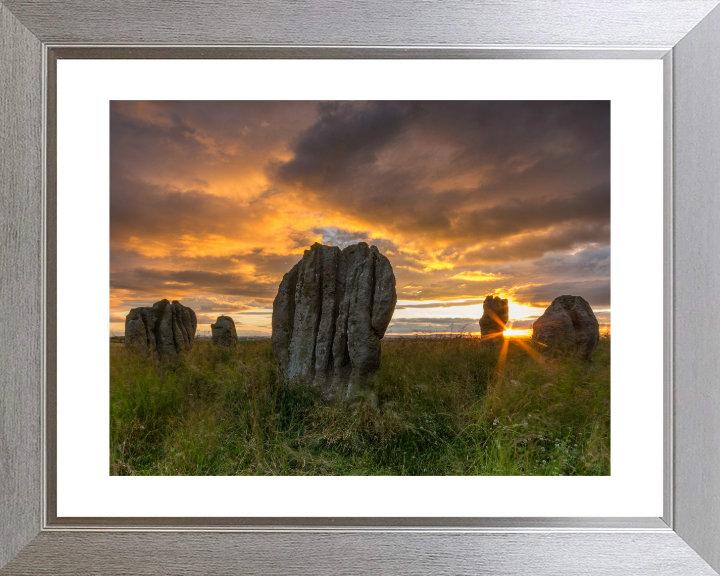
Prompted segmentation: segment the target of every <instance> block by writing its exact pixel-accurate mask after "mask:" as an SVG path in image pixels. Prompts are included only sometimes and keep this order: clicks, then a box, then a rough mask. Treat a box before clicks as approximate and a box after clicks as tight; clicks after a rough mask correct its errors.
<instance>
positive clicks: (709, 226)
mask: <svg viewBox="0 0 720 576" xmlns="http://www.w3.org/2000/svg"><path fill="white" fill-rule="evenodd" d="M719 4H720V0H655V1H649V0H615V1H613V2H604V3H598V2H596V1H594V0H571V1H567V2H555V1H553V0H537V1H535V2H524V1H523V0H475V1H472V0H457V1H453V2H446V3H439V2H423V3H418V2H416V1H414V0H396V1H395V2H383V1H382V0H371V1H364V2H351V1H347V0H343V1H336V2H331V1H330V0H310V1H308V2H283V1H281V0H268V1H260V0H212V1H208V2H202V3H189V2H167V1H163V0H95V1H93V0H45V1H43V2H37V1H36V0H0V198H1V199H2V215H1V217H0V251H1V254H2V256H1V257H0V310H2V311H3V319H2V321H1V322H0V342H1V343H2V345H1V346H0V366H1V367H2V369H1V370H0V567H1V569H0V574H3V575H6V574H7V575H9V574H76V575H83V574H118V573H122V574H229V573H263V574H290V573H292V574H346V573H348V574H349V573H386V574H411V573H412V574H424V573H427V574H430V573H433V574H458V573H473V574H517V575H520V574H535V575H543V574H547V575H551V574H552V575H558V574H603V575H611V576H612V575H620V574H633V575H638V576H639V575H671V574H672V575H682V576H688V575H695V574H697V575H703V576H704V575H708V576H709V575H712V574H717V572H716V571H718V570H720V451H718V442H719V441H720V408H719V407H720V386H718V385H717V379H718V377H720V364H719V363H718V360H717V358H718V357H719V356H720V335H718V334H719V333H718V331H717V326H718V325H719V322H718V320H720V307H718V306H717V305H715V302H714V296H715V295H716V294H718V293H720V261H718V259H717V257H716V252H717V250H716V247H717V246H719V245H720V226H718V225H716V223H715V215H716V214H720V98H719V97H718V94H720V8H719V7H718V5H719ZM61 58H605V59H615V58H649V59H662V61H663V64H664V78H665V82H664V85H665V94H664V97H665V160H664V164H665V175H664V177H665V212H664V218H665V221H664V231H665V235H664V266H665V286H664V291H665V292H664V294H665V306H664V310H663V315H664V326H665V334H664V342H665V349H664V358H665V362H664V375H665V381H664V386H665V388H664V390H665V438H664V445H665V466H664V470H665V472H664V479H663V480H664V494H665V499H664V513H663V516H662V517H660V518H473V519H457V518H422V519H418V518H314V519H297V518H265V519H257V518H192V519H189V518H177V519H168V518H125V519H119V518H59V517H58V516H57V514H56V503H55V493H54V486H55V481H54V479H55V459H54V453H55V400H54V370H55V357H54V351H55V343H56V337H57V334H56V323H55V322H56V321H55V318H56V315H55V292H54V290H55V271H56V269H55V260H54V254H55V195H54V190H55V65H56V63H57V60H58V59H61ZM639 216H641V215H639ZM638 297H640V298H641V294H640V295H639V296H638ZM658 313H659V311H658Z"/></svg>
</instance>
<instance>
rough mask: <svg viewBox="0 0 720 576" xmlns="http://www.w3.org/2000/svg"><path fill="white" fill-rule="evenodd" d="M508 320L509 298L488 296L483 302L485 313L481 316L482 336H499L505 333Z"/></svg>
mask: <svg viewBox="0 0 720 576" xmlns="http://www.w3.org/2000/svg"><path fill="white" fill-rule="evenodd" d="M507 321H508V301H507V298H500V297H499V296H487V297H486V298H485V301H484V302H483V315H482V318H480V334H481V337H482V338H497V337H500V336H502V335H503V331H504V330H505V324H507Z"/></svg>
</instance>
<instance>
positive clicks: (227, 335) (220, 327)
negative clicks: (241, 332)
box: [210, 316, 237, 348]
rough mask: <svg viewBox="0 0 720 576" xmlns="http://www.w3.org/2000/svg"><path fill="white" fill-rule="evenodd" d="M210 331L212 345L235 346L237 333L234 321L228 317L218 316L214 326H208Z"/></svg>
mask: <svg viewBox="0 0 720 576" xmlns="http://www.w3.org/2000/svg"><path fill="white" fill-rule="evenodd" d="M210 329H211V330H212V343H213V344H215V345H216V346H225V347H231V348H232V347H235V346H237V332H236V331H235V321H234V320H233V319H232V318H230V316H218V319H217V320H216V321H215V324H211V325H210Z"/></svg>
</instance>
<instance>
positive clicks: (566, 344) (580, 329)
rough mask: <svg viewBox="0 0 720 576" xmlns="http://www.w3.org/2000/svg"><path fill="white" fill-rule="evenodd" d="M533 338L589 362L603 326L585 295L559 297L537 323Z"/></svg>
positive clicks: (557, 350) (548, 346)
mask: <svg viewBox="0 0 720 576" xmlns="http://www.w3.org/2000/svg"><path fill="white" fill-rule="evenodd" d="M532 339H533V340H534V341H535V342H538V343H539V344H542V345H544V346H546V347H547V350H548V351H549V352H551V353H557V352H560V353H566V354H575V355H577V357H578V358H579V359H580V360H582V361H583V362H588V361H590V358H591V357H592V354H593V352H594V351H595V348H596V347H597V344H598V341H599V340H600V327H599V325H598V321H597V318H595V314H594V313H593V311H592V308H590V304H588V303H587V301H586V300H585V299H584V298H582V297H581V296H558V297H557V298H555V300H553V302H552V304H550V306H549V307H548V308H547V310H545V313H544V314H543V315H542V316H540V318H538V319H537V320H536V321H535V323H534V324H533V335H532Z"/></svg>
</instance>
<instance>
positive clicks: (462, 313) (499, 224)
mask: <svg viewBox="0 0 720 576" xmlns="http://www.w3.org/2000/svg"><path fill="white" fill-rule="evenodd" d="M359 241H365V242H368V243H369V244H371V245H373V244H374V245H376V246H377V247H378V249H379V250H380V252H382V253H383V254H385V255H386V256H387V257H388V259H389V260H390V263H391V264H392V267H393V270H394V273H395V277H396V280H397V292H398V305H397V307H396V309H395V314H394V316H393V320H392V323H391V324H390V327H389V328H388V334H412V333H444V332H468V333H474V332H478V330H479V326H478V320H479V319H480V317H481V316H482V301H483V299H484V298H485V296H487V295H490V294H493V295H498V296H501V297H503V298H509V299H510V321H511V322H509V327H511V328H512V329H513V330H516V331H517V334H521V333H524V332H523V331H526V330H529V329H530V328H531V327H532V323H533V322H534V321H535V320H536V319H537V318H538V317H539V316H540V315H541V314H542V313H543V311H544V309H545V308H546V307H547V306H548V305H549V304H550V303H551V302H552V300H553V299H554V298H556V297H557V296H560V295H563V294H571V295H576V296H582V297H583V298H585V299H586V300H587V301H588V302H589V303H590V305H591V306H592V308H593V310H594V311H595V314H596V316H597V318H598V321H599V322H600V324H601V328H605V329H609V325H610V103H609V102H607V101H468V102H464V101H437V102H435V101H415V102H413V101H391V102H381V101H370V102H360V101H351V102H316V101H205V102H198V101H169V102H162V101H113V102H111V103H110V332H111V333H115V334H122V333H123V332H124V328H125V316H126V314H127V313H128V312H129V310H130V309H131V308H134V307H137V306H150V305H152V304H153V303H154V302H156V301H158V300H160V299H162V298H168V299H169V300H179V301H180V302H181V303H182V304H184V305H186V306H190V307H191V308H192V309H193V310H195V312H196V314H197V317H198V332H199V333H200V334H202V333H203V332H207V331H209V330H210V324H212V323H213V322H215V320H216V319H217V317H218V316H220V315H223V314H224V315H229V316H232V317H233V319H234V320H235V324H236V327H237V332H238V335H239V336H269V335H270V332H271V328H270V325H271V315H272V302H273V299H274V298H275V295H276V294H277V289H278V285H279V283H280V281H281V279H282V276H283V274H285V273H286V272H288V271H289V270H290V269H291V268H292V267H293V266H294V265H295V264H296V263H297V262H298V261H299V260H300V258H301V257H302V254H303V252H304V250H307V249H308V248H309V247H310V246H311V245H312V244H313V243H314V242H321V243H323V244H329V245H333V246H340V247H341V248H342V247H345V246H347V245H349V244H352V243H356V242H359Z"/></svg>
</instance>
